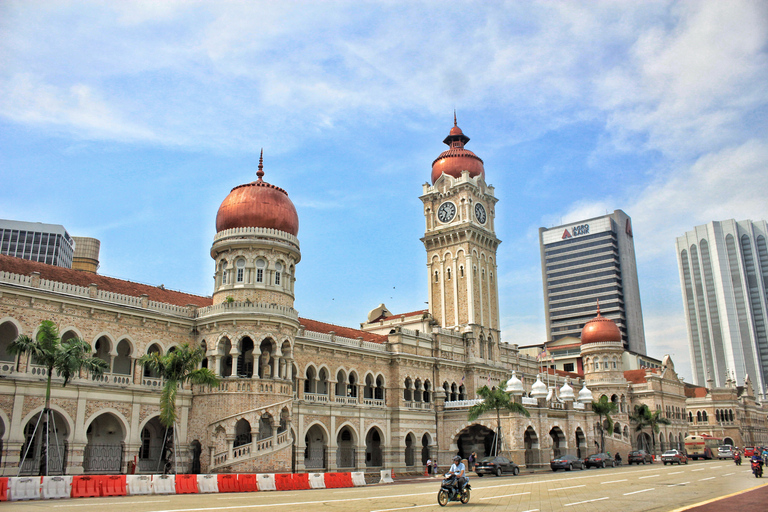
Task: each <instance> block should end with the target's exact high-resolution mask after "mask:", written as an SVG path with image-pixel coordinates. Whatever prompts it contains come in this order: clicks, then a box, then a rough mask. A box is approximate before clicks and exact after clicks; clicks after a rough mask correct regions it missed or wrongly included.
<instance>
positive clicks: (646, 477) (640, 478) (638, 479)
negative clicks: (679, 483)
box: [638, 475, 660, 480]
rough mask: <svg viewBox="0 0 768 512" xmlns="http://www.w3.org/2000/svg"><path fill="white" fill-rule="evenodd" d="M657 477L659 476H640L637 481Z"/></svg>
mask: <svg viewBox="0 0 768 512" xmlns="http://www.w3.org/2000/svg"><path fill="white" fill-rule="evenodd" d="M657 476H660V475H648V476H641V477H640V478H638V480H642V479H643V478H655V477H657Z"/></svg>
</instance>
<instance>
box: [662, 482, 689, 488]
mask: <svg viewBox="0 0 768 512" xmlns="http://www.w3.org/2000/svg"><path fill="white" fill-rule="evenodd" d="M689 483H691V482H681V483H679V484H667V485H668V486H669V487H678V486H680V485H687V484H689Z"/></svg>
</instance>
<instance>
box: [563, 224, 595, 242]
mask: <svg viewBox="0 0 768 512" xmlns="http://www.w3.org/2000/svg"><path fill="white" fill-rule="evenodd" d="M588 234H589V224H580V225H578V226H573V227H572V228H571V229H570V231H569V230H568V229H567V228H566V230H565V231H563V238H562V239H563V240H567V239H568V238H573V237H574V236H581V235H588Z"/></svg>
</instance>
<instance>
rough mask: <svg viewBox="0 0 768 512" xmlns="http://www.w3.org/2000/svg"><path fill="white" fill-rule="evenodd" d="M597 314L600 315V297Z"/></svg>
mask: <svg viewBox="0 0 768 512" xmlns="http://www.w3.org/2000/svg"><path fill="white" fill-rule="evenodd" d="M597 315H598V316H600V299H597Z"/></svg>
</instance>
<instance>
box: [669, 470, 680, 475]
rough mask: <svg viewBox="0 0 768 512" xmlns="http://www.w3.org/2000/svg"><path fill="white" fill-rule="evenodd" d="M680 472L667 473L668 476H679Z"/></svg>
mask: <svg viewBox="0 0 768 512" xmlns="http://www.w3.org/2000/svg"><path fill="white" fill-rule="evenodd" d="M680 473H682V471H675V472H674V473H667V474H668V475H679V474H680Z"/></svg>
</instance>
